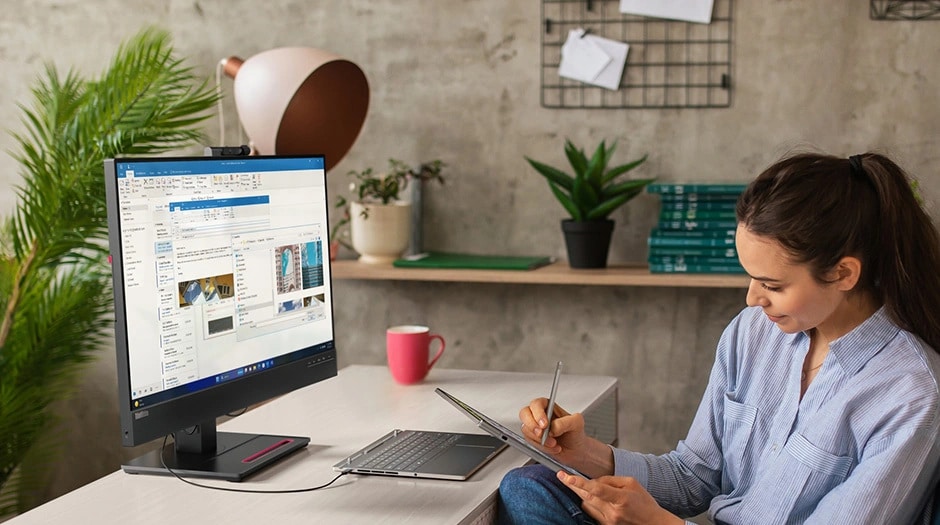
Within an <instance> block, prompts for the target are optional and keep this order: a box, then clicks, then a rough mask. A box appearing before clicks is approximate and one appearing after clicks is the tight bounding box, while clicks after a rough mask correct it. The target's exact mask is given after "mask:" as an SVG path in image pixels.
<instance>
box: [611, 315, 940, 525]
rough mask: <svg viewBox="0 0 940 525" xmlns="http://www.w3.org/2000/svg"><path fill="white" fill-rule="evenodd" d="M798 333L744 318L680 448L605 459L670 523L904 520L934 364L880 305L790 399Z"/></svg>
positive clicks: (930, 476) (920, 495) (933, 428)
mask: <svg viewBox="0 0 940 525" xmlns="http://www.w3.org/2000/svg"><path fill="white" fill-rule="evenodd" d="M808 351H809V336H808V335H807V334H806V333H802V332H801V333H797V334H786V333H784V332H782V331H781V330H780V329H779V328H777V327H776V325H774V323H772V322H771V321H770V320H769V319H767V317H766V316H765V315H764V314H763V313H762V311H761V309H760V308H759V307H751V308H746V309H744V310H743V311H742V312H741V313H740V314H738V316H737V317H736V318H735V319H734V320H733V321H732V322H731V324H730V325H728V327H727V328H726V329H725V331H724V333H723V334H722V336H721V340H720V342H719V344H718V351H717V356H716V359H715V365H714V367H713V369H712V372H711V376H710V378H709V382H708V388H707V389H706V391H705V395H704V398H703V399H702V403H701V405H700V406H699V409H698V412H697V413H696V416H695V420H694V421H693V423H692V427H691V429H690V430H689V434H688V436H687V437H686V439H685V440H683V441H680V442H679V444H678V445H677V447H676V450H674V451H673V452H670V453H668V454H665V455H662V456H655V455H649V454H640V453H636V452H629V451H626V450H620V449H614V463H615V474H616V475H618V476H632V477H634V478H636V479H637V480H638V481H639V482H640V483H641V484H643V486H645V487H646V488H647V490H649V492H650V493H651V494H652V495H653V497H654V498H656V500H657V501H658V502H659V504H660V505H662V506H663V507H664V508H666V509H667V510H669V511H671V512H673V513H675V514H677V515H680V516H694V515H696V514H699V513H701V512H705V511H706V510H707V511H708V516H709V517H710V518H711V519H712V520H714V521H715V522H718V523H730V524H744V523H825V524H826V525H832V524H834V523H865V524H877V523H890V524H896V523H897V524H903V523H912V522H913V521H914V520H915V519H917V518H918V516H919V515H920V512H921V510H922V509H923V508H924V506H925V504H926V503H927V501H928V495H929V492H930V491H931V487H933V486H934V485H935V482H936V480H937V469H936V467H937V464H938V461H940V446H938V427H940V418H938V407H940V391H938V382H937V378H938V377H940V355H938V354H937V353H936V352H934V350H933V349H931V348H930V347H929V346H927V345H926V344H925V343H924V342H923V341H921V340H920V338H918V337H917V336H915V335H913V334H911V333H909V332H905V331H903V330H901V329H900V328H898V327H897V326H896V325H894V324H893V323H892V322H891V321H890V319H889V318H888V316H887V314H886V313H885V312H884V309H883V308H882V309H881V310H879V311H878V312H876V313H875V314H874V315H872V316H871V317H870V318H868V319H867V320H866V321H865V322H864V323H862V324H861V325H859V326H857V327H856V328H855V329H854V330H852V331H851V332H849V333H848V334H846V335H844V336H842V337H841V338H839V339H837V340H835V341H833V342H831V343H830V344H829V353H828V355H827V356H826V359H825V361H824V362H823V365H822V368H820V369H819V371H818V374H817V375H816V378H815V379H814V380H813V382H812V383H811V384H810V386H809V388H808V389H807V391H806V393H805V395H804V396H803V399H802V400H801V399H800V373H801V372H802V367H803V360H804V358H805V357H806V354H807V352H808Z"/></svg>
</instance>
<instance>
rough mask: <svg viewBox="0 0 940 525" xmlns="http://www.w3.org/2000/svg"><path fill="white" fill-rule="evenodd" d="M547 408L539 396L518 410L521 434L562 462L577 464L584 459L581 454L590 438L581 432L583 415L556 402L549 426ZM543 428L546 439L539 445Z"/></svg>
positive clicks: (546, 404) (546, 400) (545, 401)
mask: <svg viewBox="0 0 940 525" xmlns="http://www.w3.org/2000/svg"><path fill="white" fill-rule="evenodd" d="M547 407H548V399H546V398H544V397H539V398H536V399H533V400H532V402H531V403H529V405H528V406H526V407H523V408H522V410H520V411H519V419H520V420H521V421H522V435H523V436H524V437H525V438H526V440H527V441H529V442H530V443H532V444H533V445H536V446H538V447H541V448H542V449H543V450H545V451H546V452H548V453H549V454H551V455H552V456H555V457H556V458H557V459H558V460H559V461H561V462H562V463H565V464H566V465H572V466H575V465H578V464H579V463H581V461H582V460H583V454H584V452H585V448H586V446H587V444H588V440H589V439H590V438H588V436H587V434H586V433H585V432H584V417H583V416H582V415H581V414H569V413H568V412H567V411H566V410H565V409H563V408H561V407H560V406H558V405H557V404H556V405H555V409H554V411H553V412H554V414H553V416H552V421H551V424H550V425H549V423H548V415H547V414H546V408H547ZM546 428H547V430H546ZM546 431H547V432H548V438H547V439H546V440H545V444H544V445H542V434H543V433H544V432H546Z"/></svg>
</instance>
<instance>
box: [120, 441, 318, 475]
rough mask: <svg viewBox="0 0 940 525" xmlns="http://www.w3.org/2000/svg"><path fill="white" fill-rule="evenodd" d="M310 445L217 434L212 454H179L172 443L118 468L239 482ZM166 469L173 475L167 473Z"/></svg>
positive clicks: (134, 472) (128, 471) (304, 442)
mask: <svg viewBox="0 0 940 525" xmlns="http://www.w3.org/2000/svg"><path fill="white" fill-rule="evenodd" d="M309 442H310V438H306V437H297V436H272V435H264V434H240V433H234V432H218V433H216V449H215V450H214V451H212V452H209V453H193V452H179V451H177V449H176V444H175V443H171V444H169V445H166V446H165V447H163V448H162V449H157V450H154V451H151V452H148V453H147V454H144V455H143V456H140V457H137V458H134V459H132V460H130V461H128V462H127V463H125V464H124V465H121V468H122V469H123V470H124V472H127V473H128V474H156V475H164V476H172V475H173V473H174V472H175V473H176V474H178V475H179V476H181V477H184V478H189V477H193V478H209V479H222V480H226V481H242V480H244V479H245V478H246V477H248V476H250V475H251V474H254V473H255V472H257V471H259V470H261V469H263V468H265V467H267V466H269V465H271V464H273V463H275V462H276V461H278V460H280V459H282V458H284V457H285V456H287V455H289V454H292V453H294V452H296V451H298V450H300V449H302V448H304V447H306V446H307V444H308V443H309ZM161 455H162V460H161ZM164 462H165V463H166V466H164ZM167 467H169V468H170V469H171V470H172V471H173V472H170V471H169V470H167Z"/></svg>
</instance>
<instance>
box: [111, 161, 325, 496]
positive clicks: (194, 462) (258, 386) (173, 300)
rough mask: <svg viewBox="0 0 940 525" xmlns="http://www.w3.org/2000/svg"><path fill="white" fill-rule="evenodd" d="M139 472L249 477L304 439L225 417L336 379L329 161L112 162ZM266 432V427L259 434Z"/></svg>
mask: <svg viewBox="0 0 940 525" xmlns="http://www.w3.org/2000/svg"><path fill="white" fill-rule="evenodd" d="M105 183H106V196H107V211H108V228H109V241H110V252H111V267H112V273H113V276H114V279H113V282H114V306H115V321H116V324H115V346H116V351H117V373H118V391H119V392H118V395H119V408H120V416H121V433H122V442H123V444H124V445H125V446H134V445H138V444H141V443H144V442H147V441H150V440H153V439H156V438H160V437H164V436H166V435H169V434H172V435H173V436H174V443H173V444H172V445H171V446H167V447H166V450H157V451H155V453H153V454H148V455H146V456H144V457H141V458H136V459H135V460H133V461H131V462H129V463H128V464H126V465H124V470H125V471H128V472H132V473H157V474H162V473H169V472H168V471H167V469H166V468H165V465H164V464H166V466H170V468H172V469H173V470H174V471H177V472H178V473H180V474H186V475H191V476H203V477H218V478H223V479H231V480H239V479H242V478H244V477H245V476H247V475H249V474H251V473H253V472H255V471H257V470H259V469H260V468H262V467H263V466H264V465H265V464H267V463H269V462H271V461H276V460H277V459H279V458H281V457H284V456H286V455H287V454H289V453H290V452H293V451H295V450H298V449H300V448H302V447H303V446H305V445H306V444H307V443H308V442H309V439H308V438H306V437H299V436H276V435H274V436H272V435H263V434H261V435H255V434H230V433H221V432H216V418H217V417H219V416H222V415H225V414H228V413H232V412H235V411H237V410H240V409H244V408H246V407H248V406H250V405H252V404H254V403H258V402H261V401H265V400H267V399H270V398H272V397H274V396H277V395H281V394H284V393H287V392H289V391H292V390H295V389H297V388H300V387H303V386H306V385H309V384H311V383H314V382H317V381H321V380H324V379H327V378H329V377H333V376H335V375H336V373H337V367H336V350H335V346H334V331H333V307H332V289H331V279H330V262H329V241H328V234H327V232H328V231H329V230H328V224H327V206H328V204H327V196H326V172H325V165H324V158H323V156H322V155H308V156H267V157H265V156H233V157H224V156H223V157H185V158H181V157H165V158H123V159H108V160H107V161H105ZM259 430H261V429H259Z"/></svg>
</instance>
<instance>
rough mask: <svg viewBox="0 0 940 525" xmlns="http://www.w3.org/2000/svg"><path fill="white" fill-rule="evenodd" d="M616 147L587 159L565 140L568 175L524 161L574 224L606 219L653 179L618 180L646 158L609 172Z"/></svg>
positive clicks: (602, 149) (603, 145) (600, 147)
mask: <svg viewBox="0 0 940 525" xmlns="http://www.w3.org/2000/svg"><path fill="white" fill-rule="evenodd" d="M616 146H617V143H616V142H614V143H612V144H611V145H610V147H607V144H606V142H605V141H601V143H600V144H599V145H598V146H597V149H595V150H594V154H593V155H592V156H591V158H590V159H588V158H587V155H585V153H584V150H583V149H579V148H578V147H576V146H575V145H574V144H573V143H572V142H571V141H570V140H567V139H566V140H565V155H566V156H567V157H568V162H569V163H570V164H571V168H572V170H573V171H574V175H573V176H572V175H570V174H568V173H566V172H564V171H562V170H560V169H558V168H554V167H552V166H549V165H547V164H543V163H541V162H538V161H535V160H532V159H530V158H529V157H526V158H525V159H526V160H527V161H528V162H529V164H530V165H531V166H532V167H533V168H535V171H537V172H538V173H539V174H540V175H542V176H543V177H545V179H546V180H547V181H548V186H549V188H551V190H552V193H553V194H554V195H555V198H556V199H558V202H560V203H561V205H562V206H564V208H565V209H566V210H567V211H568V213H569V214H570V215H571V218H572V219H574V220H575V221H579V222H580V221H591V220H600V219H606V218H607V216H608V215H610V214H611V212H613V211H614V210H616V209H617V208H619V207H620V206H623V205H624V204H626V203H627V201H629V200H630V199H632V198H634V197H636V196H637V195H639V194H640V193H641V192H642V191H643V188H645V187H646V186H647V185H648V184H649V183H651V182H653V181H654V180H656V179H655V178H653V179H633V180H623V181H621V180H620V177H621V176H623V175H625V174H626V173H627V172H629V171H630V170H632V169H634V168H636V167H637V166H639V165H640V164H643V163H644V162H645V161H646V157H647V156H646V155H643V156H642V157H640V158H639V159H637V160H634V161H632V162H629V163H627V164H621V165H619V166H615V167H613V168H608V167H607V165H608V164H609V162H610V160H611V156H612V155H613V153H614V149H615V147H616Z"/></svg>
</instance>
